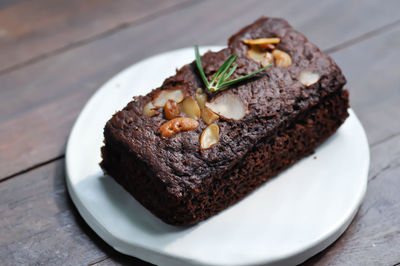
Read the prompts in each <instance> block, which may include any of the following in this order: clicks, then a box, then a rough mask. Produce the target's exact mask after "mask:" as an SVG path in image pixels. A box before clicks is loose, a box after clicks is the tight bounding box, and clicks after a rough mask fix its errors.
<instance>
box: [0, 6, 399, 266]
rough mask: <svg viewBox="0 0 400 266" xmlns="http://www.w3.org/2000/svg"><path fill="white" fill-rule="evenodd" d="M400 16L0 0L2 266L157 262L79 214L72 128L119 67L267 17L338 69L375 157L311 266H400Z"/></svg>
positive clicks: (354, 9) (370, 9) (355, 9)
mask: <svg viewBox="0 0 400 266" xmlns="http://www.w3.org/2000/svg"><path fill="white" fill-rule="evenodd" d="M399 10H400V1H398V0H388V1H361V0H360V1H357V0H352V1H349V0H328V1H320V0H300V1H281V0H270V1H263V0H251V1H232V0H224V1H222V0H221V1H210V0H208V1H195V0H166V1H165V0H164V1H157V0H146V1H145V0H136V1H130V0H114V1H108V0H85V1H82V0H69V1H67V0H65V1H59V0H31V1H28V0H2V1H1V2H0V265H19V264H35V265H36V264H52V265H81V264H90V265H114V264H117V265H119V264H134V265H136V264H141V265H148V264H147V263H145V262H141V261H140V260H138V259H135V258H131V257H128V256H125V255H121V254H119V253H117V252H116V251H114V250H113V249H112V248H111V247H110V246H108V245H107V244H106V243H105V242H103V241H102V240H101V239H100V238H99V237H98V236H97V235H96V234H95V233H94V232H93V231H92V230H91V229H90V228H89V227H88V226H87V225H86V223H85V222H84V221H83V219H82V218H81V217H80V216H79V214H78V213H77V211H76V209H75V207H74V206H73V204H72V202H71V199H70V197H69V196H68V194H67V192H66V186H65V176H64V150H65V142H66V139H67V136H68V134H69V132H70V129H71V126H72V125H73V123H74V121H75V119H76V117H77V116H78V114H79V112H80V110H81V108H82V107H83V105H84V104H85V102H86V101H87V100H88V99H89V97H90V96H91V95H92V94H93V93H94V92H95V91H96V90H97V89H98V88H99V86H101V85H102V84H103V83H104V82H105V81H106V80H107V79H109V78H110V77H112V76H113V75H114V74H116V73H118V72H119V71H121V70H122V69H124V68H126V67H128V66H129V65H131V64H133V63H135V62H137V61H138V60H141V59H143V58H146V57H148V56H151V55H154V54H157V53H160V52H164V51H168V50H171V49H176V48H181V47H187V46H192V45H193V44H199V45H214V44H225V42H226V41H225V40H226V39H227V37H228V36H230V35H231V34H232V33H234V32H235V31H236V30H238V29H239V28H240V27H242V26H243V25H246V24H248V23H251V22H252V21H253V20H255V19H256V18H258V17H259V16H261V15H266V16H277V17H284V18H286V19H287V20H288V21H289V22H290V23H291V24H292V25H294V26H295V28H297V29H298V30H300V31H301V32H303V33H304V34H305V35H306V36H308V38H309V39H310V40H311V41H313V42H314V43H316V44H317V45H319V47H321V49H323V50H324V51H326V52H328V53H329V54H330V55H331V56H332V57H333V58H334V59H335V60H336V61H337V63H338V64H339V66H340V67H341V68H342V70H343V72H344V73H345V75H346V77H347V79H348V85H347V87H348V88H349V90H350V93H351V106H352V108H353V109H354V110H355V112H356V113H357V115H358V116H359V118H360V120H361V121H362V123H363V125H364V127H365V130H366V132H367V135H368V139H369V144H370V149H371V167H370V173H369V183H368V190H367V194H366V197H365V199H364V202H363V204H362V206H361V208H360V210H359V211H358V214H357V216H356V218H355V219H354V221H353V222H352V224H351V225H350V227H349V229H348V230H347V231H346V232H345V233H344V234H343V235H342V237H340V239H339V240H337V241H336V242H335V243H334V244H332V245H331V246H330V247H329V248H328V249H326V250H325V251H323V252H321V253H320V254H318V255H316V256H315V257H313V258H311V259H310V260H309V261H307V262H306V263H305V264H306V265H314V264H315V265H398V264H399V263H400V107H399V104H400V15H399V14H400V13H399ZM338 197H340V195H338ZM396 263H397V264H396Z"/></svg>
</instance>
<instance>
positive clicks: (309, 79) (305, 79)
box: [299, 70, 319, 87]
mask: <svg viewBox="0 0 400 266" xmlns="http://www.w3.org/2000/svg"><path fill="white" fill-rule="evenodd" d="M299 80H300V82H301V83H302V84H303V85H305V86H307V87H308V86H311V85H313V84H314V83H316V82H318V80H319V75H318V73H314V72H311V71H309V70H303V71H301V73H300V75H299Z"/></svg>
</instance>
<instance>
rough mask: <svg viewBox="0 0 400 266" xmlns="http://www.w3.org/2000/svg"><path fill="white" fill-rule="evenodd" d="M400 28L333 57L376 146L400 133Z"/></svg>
mask: <svg viewBox="0 0 400 266" xmlns="http://www.w3.org/2000/svg"><path fill="white" fill-rule="evenodd" d="M398 47H400V27H397V28H395V29H392V30H390V31H388V32H386V33H383V34H381V35H378V36H375V37H373V38H371V39H369V40H368V41H366V42H362V43H359V44H357V45H355V46H352V47H349V48H348V49H344V50H342V51H338V52H336V53H334V54H333V55H332V56H333V58H334V59H335V61H336V62H337V63H338V64H339V65H340V66H341V68H342V70H343V72H344V73H345V75H346V77H347V79H348V84H347V87H348V88H349V89H350V104H351V106H352V108H353V109H354V110H355V111H356V113H357V115H358V117H359V118H360V120H361V122H362V123H363V126H364V127H365V129H366V131H367V136H368V140H369V143H370V144H372V145H374V144H376V143H380V142H382V141H384V140H385V139H387V138H391V137H393V136H396V135H397V134H400V122H399V117H400V108H399V102H400V85H399V81H398V80H399V69H400V61H399V60H397V58H399V56H400V50H399V49H398Z"/></svg>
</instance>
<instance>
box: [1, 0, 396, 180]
mask: <svg viewBox="0 0 400 266" xmlns="http://www.w3.org/2000/svg"><path fill="white" fill-rule="evenodd" d="M228 2H229V4H227V3H228ZM196 3H197V2H196ZM348 5H349V2H348V1H347V0H340V1H335V0H330V1H317V0H302V1H296V3H292V4H291V5H282V2H281V1H279V0H272V1H268V2H265V1H261V0H258V1H255V0H253V1H235V2H232V1H217V2H209V1H207V2H199V3H197V4H196V5H193V6H185V7H183V8H181V9H179V10H176V11H174V12H171V13H170V14H168V15H163V16H158V17H157V18H155V19H153V20H151V21H147V22H143V23H141V24H140V25H136V26H134V27H127V28H125V29H122V30H120V31H119V32H118V34H111V35H107V36H104V38H102V39H99V40H96V41H94V42H90V43H87V44H85V45H82V46H79V47H75V48H72V49H70V50H67V51H64V52H63V53H60V54H58V55H54V56H51V57H48V58H44V59H43V60H41V61H38V62H36V63H33V64H30V65H28V66H26V67H24V68H22V69H20V70H18V71H14V72H10V73H7V74H5V75H3V76H0V84H2V90H0V179H2V178H5V177H7V176H10V175H13V174H15V173H17V172H18V171H22V170H25V169H27V168H30V167H32V166H34V165H36V164H39V163H40V162H43V161H47V160H50V159H52V158H56V157H59V156H61V155H62V154H63V150H64V145H65V141H66V136H67V135H68V133H69V129H70V128H71V126H72V124H73V122H74V120H75V118H76V117H77V115H78V113H79V111H80V109H81V107H82V106H83V104H84V103H85V102H86V101H87V99H88V98H89V96H90V95H91V94H92V93H93V92H94V91H95V90H96V89H97V88H98V87H99V86H100V85H101V84H102V83H104V82H105V81H106V80H107V79H109V78H110V77H111V76H113V75H114V74H115V73H117V72H119V71H120V70H122V69H124V68H125V67H127V66H129V65H130V64H132V63H134V62H137V61H138V60H140V59H143V58H145V57H147V56H150V55H153V54H155V53H159V52H163V51H167V50H170V49H175V48H180V47H184V46H191V45H193V44H194V43H198V44H218V43H220V44H221V43H225V40H226V38H227V37H228V36H229V35H230V34H232V33H234V32H235V31H236V30H237V29H238V28H240V27H242V26H243V25H245V24H247V23H250V22H252V21H253V20H254V19H255V18H257V17H259V16H260V15H272V16H282V17H287V18H290V19H289V20H290V22H291V23H292V24H293V25H294V26H295V27H296V28H299V29H300V30H302V31H303V32H304V33H305V34H306V35H307V36H309V37H310V39H311V40H313V41H314V42H316V43H318V44H320V45H321V47H322V48H329V47H331V46H334V45H335V44H340V43H341V42H342V41H343V40H346V39H351V36H357V35H359V34H363V33H365V32H367V31H369V30H371V29H373V28H374V27H377V26H379V25H384V24H385V23H387V22H389V21H391V20H395V19H392V17H395V16H397V11H393V10H397V9H396V7H397V6H398V2H397V1H388V2H387V3H386V4H385V5H381V4H380V3H378V2H376V3H375V4H374V5H373V4H371V3H368V4H366V5H365V13H364V12H360V13H354V8H355V7H353V8H346V7H348ZM307 6H312V7H314V8H313V9H307V12H306V13H307V14H305V13H304V12H299V10H302V9H301V8H304V7H307ZM333 7H336V9H337V10H338V11H334V8H333ZM359 8H363V6H360V7H359ZM222 9H223V10H224V12H222V13H221V12H219V10H222ZM242 10H246V12H242ZM372 10H380V11H382V12H371V11H372ZM339 11H340V12H341V13H340V22H337V18H336V17H335V16H334V14H336V15H338V13H335V12H339ZM213 12H214V13H213ZM391 12H393V13H391ZM205 13H207V19H206V20H205V19H204V14H205ZM321 14H326V16H324V15H321ZM231 17H234V18H235V19H234V20H229V18H231ZM178 18H179V19H178ZM227 20H229V23H226V21H227ZM371 20H373V21H374V23H371V22H370V21H371ZM179 21H185V23H178V22H179ZM199 21H201V22H202V23H199ZM336 23H339V25H342V24H343V23H344V24H348V25H352V27H349V28H348V29H347V30H346V31H341V30H340V31H339V30H337V28H338V26H336ZM314 24H315V25H318V27H314V26H312V25H314ZM215 25H218V29H217V28H216V27H215ZM327 32H329V34H327ZM183 33H184V34H183ZM132 47H134V49H133V48H132ZM68 99H70V101H69V100H68ZM57 110H63V113H61V112H58V111H57ZM54 113H59V116H56V115H55V114H54ZM33 114H40V116H38V117H36V116H35V115H33ZM36 120H38V121H37V123H36ZM35 124H37V125H39V124H40V125H41V126H35ZM18 132H24V134H18Z"/></svg>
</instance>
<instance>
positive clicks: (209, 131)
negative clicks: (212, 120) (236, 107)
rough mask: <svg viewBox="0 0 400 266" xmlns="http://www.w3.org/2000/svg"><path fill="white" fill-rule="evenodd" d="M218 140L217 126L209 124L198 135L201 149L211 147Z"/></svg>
mask: <svg viewBox="0 0 400 266" xmlns="http://www.w3.org/2000/svg"><path fill="white" fill-rule="evenodd" d="M218 141H219V127H218V125H216V124H211V125H209V126H208V127H206V128H205V129H204V130H203V133H201V136H200V148H202V149H203V150H206V149H209V148H211V147H212V146H213V145H215V144H217V143H218Z"/></svg>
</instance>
